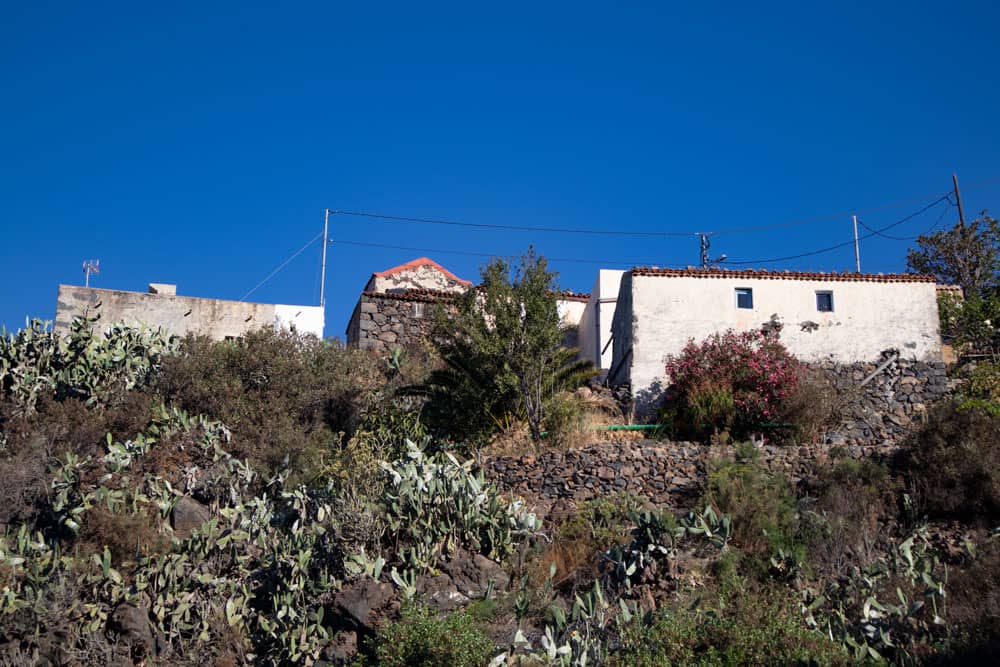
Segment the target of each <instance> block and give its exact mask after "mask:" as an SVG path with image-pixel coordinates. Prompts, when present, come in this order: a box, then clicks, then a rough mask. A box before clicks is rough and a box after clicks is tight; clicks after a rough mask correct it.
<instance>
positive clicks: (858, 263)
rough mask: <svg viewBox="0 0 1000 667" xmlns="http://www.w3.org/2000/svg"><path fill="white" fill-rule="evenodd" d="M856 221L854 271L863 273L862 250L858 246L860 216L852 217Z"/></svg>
mask: <svg viewBox="0 0 1000 667" xmlns="http://www.w3.org/2000/svg"><path fill="white" fill-rule="evenodd" d="M851 219H852V220H853V221H854V270H855V271H857V272H858V273H861V248H860V247H859V246H858V216H856V215H852V216H851Z"/></svg>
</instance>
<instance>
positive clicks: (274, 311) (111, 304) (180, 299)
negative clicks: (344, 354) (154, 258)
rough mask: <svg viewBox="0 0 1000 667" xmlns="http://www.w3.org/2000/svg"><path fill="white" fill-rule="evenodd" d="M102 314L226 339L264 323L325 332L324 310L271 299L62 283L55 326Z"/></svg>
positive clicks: (108, 319) (104, 322) (106, 320)
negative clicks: (247, 299) (255, 300)
mask: <svg viewBox="0 0 1000 667" xmlns="http://www.w3.org/2000/svg"><path fill="white" fill-rule="evenodd" d="M88 312H89V313H90V314H91V315H93V314H98V315H100V317H101V320H100V325H101V326H108V325H111V324H115V323H118V322H124V323H125V324H130V325H133V326H139V325H147V326H150V327H162V328H163V329H164V330H166V331H169V332H170V333H172V334H176V335H179V336H183V335H186V334H188V333H193V334H201V335H205V336H209V337H211V338H214V339H217V340H221V339H224V338H227V337H233V338H236V337H239V336H242V335H243V334H245V333H247V332H249V331H253V330H255V329H260V328H261V327H284V328H290V327H292V326H294V327H295V330H296V331H298V332H299V333H304V334H309V333H311V334H314V335H316V336H319V337H322V335H323V309H322V308H320V307H318V306H285V305H275V304H268V303H246V302H243V301H222V300H219V299H202V298H197V297H189V296H176V295H172V294H143V293H141V292H126V291H121V290H107V289H96V288H92V287H91V288H87V287H78V286H74V285H60V286H59V296H58V301H57V304H56V320H55V329H56V330H57V331H62V332H65V331H67V330H68V328H69V325H70V323H71V322H72V321H73V318H74V317H75V316H78V315H83V314H84V313H88Z"/></svg>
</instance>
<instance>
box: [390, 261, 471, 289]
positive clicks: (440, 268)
mask: <svg viewBox="0 0 1000 667" xmlns="http://www.w3.org/2000/svg"><path fill="white" fill-rule="evenodd" d="M421 266H432V267H434V268H435V269H437V270H438V271H440V272H441V273H443V274H444V275H446V276H448V277H449V278H451V279H452V280H454V281H455V282H459V283H462V284H463V285H471V284H472V281H470V280H463V279H462V278H459V277H458V276H456V275H455V274H454V273H452V272H451V271H449V270H448V269H446V268H444V267H443V266H441V265H440V264H438V263H437V262H435V261H434V260H433V259H431V258H430V257H420V258H418V259H414V260H410V261H409V262H407V263H406V264H400V265H399V266H394V267H392V268H391V269H386V270H385V271H376V272H375V273H373V274H372V275H373V276H378V277H379V278H385V277H387V276H391V275H394V274H396V273H400V272H402V271H409V270H410V269H416V268H418V267H421Z"/></svg>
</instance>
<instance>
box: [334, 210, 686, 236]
mask: <svg viewBox="0 0 1000 667" xmlns="http://www.w3.org/2000/svg"><path fill="white" fill-rule="evenodd" d="M330 213H334V214H337V215H351V216H357V217H362V218H378V219H379V220H390V221H393V222H418V223H424V224H429V225H451V226H454V227H477V228H480V229H503V230H507V231H519V232H554V233H559V234H593V235H596V236H691V234H689V233H688V232H640V231H628V230H608V229H572V228H569V227H533V226H528V225H501V224H486V223H480V222H459V221H457V220H434V219H432V218H410V217H406V216H401V215H383V214H380V213H369V212H367V211H335V210H333V209H331V210H330Z"/></svg>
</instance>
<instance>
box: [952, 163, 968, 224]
mask: <svg viewBox="0 0 1000 667" xmlns="http://www.w3.org/2000/svg"><path fill="white" fill-rule="evenodd" d="M951 182H952V184H953V185H954V186H955V199H956V200H957V201H958V221H959V223H961V225H962V226H963V227H964V226H965V213H963V212H962V192H961V191H960V190H959V189H958V176H956V175H955V174H952V175H951Z"/></svg>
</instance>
